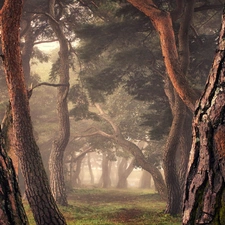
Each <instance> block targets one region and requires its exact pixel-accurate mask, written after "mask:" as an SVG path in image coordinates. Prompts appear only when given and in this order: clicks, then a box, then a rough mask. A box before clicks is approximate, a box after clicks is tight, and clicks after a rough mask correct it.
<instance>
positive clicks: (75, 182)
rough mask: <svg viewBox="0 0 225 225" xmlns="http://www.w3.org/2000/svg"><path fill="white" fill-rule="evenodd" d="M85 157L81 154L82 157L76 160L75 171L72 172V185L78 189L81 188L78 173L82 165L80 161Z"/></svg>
mask: <svg viewBox="0 0 225 225" xmlns="http://www.w3.org/2000/svg"><path fill="white" fill-rule="evenodd" d="M84 157H85V154H83V155H82V156H80V157H79V158H77V159H76V161H75V162H76V169H75V170H74V171H72V174H73V175H72V179H73V181H72V185H73V186H75V187H80V186H81V180H80V171H81V165H82V161H83V159H84Z"/></svg>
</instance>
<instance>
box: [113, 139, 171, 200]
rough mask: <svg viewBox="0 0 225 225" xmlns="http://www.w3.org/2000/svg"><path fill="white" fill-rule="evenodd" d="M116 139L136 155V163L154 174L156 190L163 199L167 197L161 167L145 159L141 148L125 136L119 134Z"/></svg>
mask: <svg viewBox="0 0 225 225" xmlns="http://www.w3.org/2000/svg"><path fill="white" fill-rule="evenodd" d="M116 140H117V143H118V144H119V145H120V146H121V147H123V148H124V149H125V150H126V151H128V152H130V153H131V154H132V155H133V156H134V158H135V160H136V164H137V165H138V166H141V167H142V168H143V169H144V170H146V171H148V172H149V173H150V174H151V175H152V178H153V180H154V183H155V187H156V190H157V191H158V193H159V194H160V196H161V197H162V198H163V199H166V196H167V191H166V185H165V183H164V180H163V177H162V174H161V173H160V171H159V169H158V168H157V167H156V166H155V165H154V164H153V163H150V162H148V161H147V160H146V159H145V157H144V155H143V153H142V152H141V150H140V149H139V148H138V146H137V145H135V144H134V143H132V142H130V141H128V140H126V139H124V138H123V137H118V136H117V139H116Z"/></svg>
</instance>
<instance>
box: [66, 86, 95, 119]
mask: <svg viewBox="0 0 225 225" xmlns="http://www.w3.org/2000/svg"><path fill="white" fill-rule="evenodd" d="M68 99H69V101H71V102H72V103H73V107H72V109H71V110H70V115H71V116H73V117H74V119H75V120H76V121H78V120H83V119H93V120H99V117H98V116H97V115H96V113H93V112H90V111H89V101H88V98H87V95H86V93H85V92H84V90H83V89H82V88H81V87H80V85H78V84H76V85H73V86H72V87H71V88H70V92H69V96H68Z"/></svg>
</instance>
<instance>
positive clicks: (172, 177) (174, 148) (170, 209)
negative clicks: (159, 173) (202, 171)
mask: <svg viewBox="0 0 225 225" xmlns="http://www.w3.org/2000/svg"><path fill="white" fill-rule="evenodd" d="M194 2H195V0H191V1H188V2H187V3H186V4H184V6H185V7H184V12H183V15H182V18H181V19H180V20H181V22H180V29H179V35H178V42H179V52H180V54H179V59H180V60H179V61H180V66H181V70H182V72H183V74H184V75H186V73H187V71H188V68H189V57H190V54H189V36H188V34H189V27H190V23H191V18H192V14H193V10H194ZM182 9H183V8H182ZM182 9H181V10H182ZM171 29H172V28H171ZM167 82H169V81H168V80H167ZM168 86H169V85H168ZM168 92H171V93H168ZM171 95H172V96H173V97H172V99H169V102H170V106H171V110H172V114H173V121H172V125H171V128H170V132H169V136H168V138H167V144H166V147H165V151H164V160H163V161H164V164H163V165H164V172H165V180H166V185H167V191H168V200H167V208H166V212H167V213H169V214H171V215H176V214H178V213H180V212H181V209H182V196H183V190H182V188H183V185H181V180H180V176H179V172H180V171H179V164H180V162H181V161H180V162H179V161H178V160H176V158H177V156H178V154H180V155H181V156H182V159H183V160H182V162H183V163H184V164H182V165H181V166H182V167H183V173H185V174H186V169H187V161H186V160H185V158H184V157H185V156H187V153H186V152H187V151H186V150H187V149H186V148H185V146H183V145H182V139H183V136H182V135H183V134H184V132H183V131H184V123H185V120H186V114H187V110H186V106H185V104H184V102H183V101H182V100H181V99H180V97H179V95H178V94H177V92H176V91H174V88H173V87H168V90H167V96H168V98H170V96H171ZM181 147H184V148H181ZM174 160H175V163H174ZM182 184H183V183H182Z"/></svg>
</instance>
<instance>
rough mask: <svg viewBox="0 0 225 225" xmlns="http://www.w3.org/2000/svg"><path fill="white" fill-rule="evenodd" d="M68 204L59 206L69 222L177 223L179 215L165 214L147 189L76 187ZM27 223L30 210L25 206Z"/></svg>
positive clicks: (162, 205)
mask: <svg viewBox="0 0 225 225" xmlns="http://www.w3.org/2000/svg"><path fill="white" fill-rule="evenodd" d="M68 199H69V206H68V207H60V210H61V212H62V213H63V215H64V216H65V218H66V221H67V224H68V225H95V224H96V225H114V224H116V225H124V224H129V225H134V224H135V225H136V224H137V225H180V224H181V218H180V217H171V216H170V215H168V214H164V213H163V211H164V210H165V206H166V203H165V202H163V201H161V199H160V197H159V195H158V194H155V193H154V192H150V191H149V190H144V191H142V190H117V189H97V188H93V189H76V190H74V191H73V192H72V193H70V195H69V196H68ZM26 211H27V212H28V216H29V218H30V224H31V225H34V224H35V223H34V221H33V220H32V216H31V211H30V209H29V207H28V206H26Z"/></svg>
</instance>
